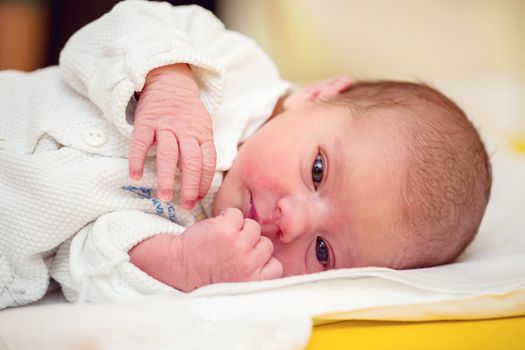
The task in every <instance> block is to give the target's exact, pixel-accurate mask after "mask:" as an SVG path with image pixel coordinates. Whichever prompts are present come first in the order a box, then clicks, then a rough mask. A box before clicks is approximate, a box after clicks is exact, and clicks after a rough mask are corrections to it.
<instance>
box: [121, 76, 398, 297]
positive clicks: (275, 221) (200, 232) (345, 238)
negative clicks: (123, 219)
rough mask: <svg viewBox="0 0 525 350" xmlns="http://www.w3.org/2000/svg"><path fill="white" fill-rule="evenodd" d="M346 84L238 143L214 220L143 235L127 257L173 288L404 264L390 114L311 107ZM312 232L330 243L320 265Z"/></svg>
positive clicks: (292, 99) (319, 88)
mask: <svg viewBox="0 0 525 350" xmlns="http://www.w3.org/2000/svg"><path fill="white" fill-rule="evenodd" d="M349 86H350V80H349V79H347V78H345V77H342V78H338V79H334V80H330V81H324V82H320V83H316V84H314V85H311V86H308V87H306V88H304V89H302V90H300V91H298V92H296V93H294V94H292V95H291V96H289V97H288V98H287V99H286V100H285V101H284V103H283V106H284V109H285V111H284V112H283V113H280V114H278V115H277V116H275V117H274V118H272V119H271V120H270V121H269V122H268V123H267V124H265V125H264V126H263V127H262V128H261V129H259V130H258V131H257V132H256V133H255V134H254V135H253V136H252V137H251V138H250V139H249V140H248V141H247V142H246V143H244V144H243V145H242V146H241V147H240V149H239V154H238V156H237V158H236V160H235V162H234V164H233V166H232V168H231V169H230V171H229V172H228V173H227V174H226V176H225V179H224V182H223V184H222V186H221V187H220V189H219V192H218V193H217V196H216V197H215V200H214V204H213V215H214V216H218V219H217V218H211V219H206V220H203V221H201V222H199V223H197V224H195V225H193V226H191V227H190V228H188V229H187V230H186V231H185V232H184V233H183V234H182V235H181V236H178V237H177V236H169V235H162V234H159V235H157V236H154V237H152V238H150V239H148V240H146V241H144V242H141V243H139V244H138V245H137V246H136V247H134V248H133V249H132V250H131V251H130V256H131V261H132V262H133V263H134V264H135V265H137V266H138V267H139V268H141V269H142V270H144V271H145V272H147V273H148V274H150V275H152V276H153V277H154V278H157V279H158V280H160V281H162V282H164V283H166V284H168V285H171V286H173V287H175V288H178V289H181V290H192V289H194V288H197V287H201V286H203V285H206V284H210V283H217V282H234V281H256V280H263V279H269V278H278V277H280V276H289V275H298V274H306V273H313V272H319V271H322V270H325V269H331V268H343V267H357V266H368V265H374V266H389V267H394V268H395V267H396V266H400V265H402V263H403V259H404V257H405V256H406V255H405V254H404V250H405V249H406V245H405V243H404V240H403V239H402V235H400V232H399V228H398V227H397V226H396V223H397V221H396V219H397V218H398V217H399V212H398V207H399V205H398V201H399V197H398V196H397V195H395V193H399V192H400V179H401V169H400V168H401V167H400V166H399V164H398V162H399V160H400V157H402V153H400V152H399V149H398V148H397V147H396V144H397V142H398V140H396V139H395V138H393V137H392V136H391V135H392V134H395V133H393V132H392V130H393V129H395V127H396V125H395V118H381V120H382V122H381V123H379V122H377V121H375V118H374V116H369V117H367V118H366V122H363V121H361V122H359V121H357V122H356V121H352V120H351V119H350V117H349V116H348V111H347V110H345V109H344V108H341V107H333V106H328V105H318V104H314V102H315V101H318V100H322V99H326V98H329V97H332V96H334V95H336V94H338V93H339V92H341V91H343V90H345V89H347V88H348V87H349ZM381 113H386V112H381ZM363 120H364V119H363ZM384 120H386V122H385V121H384ZM389 120H390V121H389ZM319 151H321V153H322V155H323V161H324V168H325V172H324V174H323V180H322V181H321V183H320V184H319V186H318V188H317V190H316V189H315V188H314V185H313V182H312V174H311V169H312V164H313V161H314V159H315V157H316V156H317V154H318V152H319ZM185 181H186V179H185ZM251 202H253V206H252V205H251V204H250V203H251ZM232 208H237V209H238V210H234V209H232ZM254 208H255V210H254ZM221 212H224V213H228V215H227V216H228V217H229V219H228V220H224V218H223V217H224V216H225V215H221ZM241 213H242V214H243V215H244V217H245V218H242V216H243V215H241ZM251 219H254V220H251ZM318 236H319V237H321V238H322V239H323V240H325V242H326V243H327V244H328V246H329V255H330V261H329V263H328V264H327V265H324V264H322V263H320V262H319V261H317V259H316V254H315V242H316V238H317V237H318ZM248 242H250V244H247V243H248ZM260 246H261V247H262V248H261V247H260ZM170 262H175V263H170Z"/></svg>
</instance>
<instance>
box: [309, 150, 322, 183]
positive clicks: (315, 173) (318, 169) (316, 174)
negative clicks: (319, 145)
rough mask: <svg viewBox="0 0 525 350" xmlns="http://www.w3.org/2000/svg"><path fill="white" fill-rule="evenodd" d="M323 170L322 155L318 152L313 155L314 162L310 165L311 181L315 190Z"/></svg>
mask: <svg viewBox="0 0 525 350" xmlns="http://www.w3.org/2000/svg"><path fill="white" fill-rule="evenodd" d="M323 170H324V166H323V157H322V156H321V153H318V154H317V156H316V157H315V160H314V164H313V165H312V182H313V184H314V188H315V189H316V190H317V187H318V186H319V184H320V183H321V181H322V180H323Z"/></svg>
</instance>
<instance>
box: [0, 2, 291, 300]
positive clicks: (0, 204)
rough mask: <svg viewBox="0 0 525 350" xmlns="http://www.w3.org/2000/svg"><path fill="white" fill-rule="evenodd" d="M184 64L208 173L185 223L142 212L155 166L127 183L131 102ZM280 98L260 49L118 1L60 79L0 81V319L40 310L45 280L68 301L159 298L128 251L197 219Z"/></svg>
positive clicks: (58, 73)
mask: <svg viewBox="0 0 525 350" xmlns="http://www.w3.org/2000/svg"><path fill="white" fill-rule="evenodd" d="M181 62H183V63H188V64H190V65H191V67H192V70H193V72H194V74H195V76H196V77H197V80H198V85H199V88H200V91H201V98H202V100H203V101H204V104H205V105H206V107H207V109H208V110H209V111H210V113H211V115H212V118H213V127H214V137H215V146H216V148H217V157H218V159H217V173H216V176H215V178H214V182H213V185H212V190H211V191H210V194H209V195H208V196H207V197H206V198H205V199H204V200H203V205H201V206H200V207H198V208H196V209H195V210H194V211H193V212H192V213H188V212H184V211H182V210H180V208H179V207H178V206H177V204H176V203H178V188H177V187H176V188H175V192H176V193H175V196H174V200H173V203H171V204H169V205H168V204H163V203H161V202H159V201H158V200H156V198H155V174H154V170H155V168H154V158H150V159H148V161H147V163H146V167H145V171H144V177H143V180H141V181H140V182H139V183H134V182H132V181H131V180H129V178H128V176H127V159H126V156H127V153H128V149H129V145H130V137H131V132H132V116H133V110H134V102H133V101H132V96H133V92H134V91H140V90H141V89H142V87H143V84H144V80H145V76H146V74H147V73H148V72H149V71H150V70H151V69H153V68H156V67H159V66H162V65H166V64H172V63H181ZM287 89H289V84H288V83H287V82H284V81H283V80H281V78H280V77H279V74H278V72H277V70H276V68H275V66H274V65H273V63H272V62H271V61H270V60H269V59H268V57H267V56H266V55H265V54H264V53H263V52H262V51H261V50H260V48H259V47H258V46H257V45H256V44H255V43H254V42H253V41H251V40H250V39H248V38H246V37H244V36H242V35H240V34H238V33H234V32H231V31H227V30H225V29H224V27H223V25H222V24H221V23H220V22H219V21H218V20H217V19H216V18H215V17H214V16H213V15H212V14H211V13H209V12H208V11H205V10H203V9H201V8H199V7H196V6H187V7H172V6H171V5H169V4H167V3H157V2H146V1H124V2H121V3H119V4H118V5H116V6H115V8H114V9H113V10H112V11H111V12H110V13H108V14H106V15H104V16H103V17H101V18H100V19H98V20H97V21H95V22H93V23H91V24H89V25H87V26H86V27H84V28H83V29H81V30H80V31H79V32H77V33H76V34H75V35H74V36H73V37H72V38H71V39H70V41H69V42H68V44H67V45H66V47H65V48H64V50H63V51H62V54H61V57H60V66H59V67H50V68H47V69H43V70H40V71H36V72H33V73H21V72H12V71H11V72H2V73H0V308H5V307H8V306H15V305H22V304H26V303H30V302H32V301H35V300H37V299H39V298H41V297H42V296H43V295H44V293H45V292H46V290H47V287H48V283H49V278H50V275H51V276H52V277H53V278H55V279H56V280H57V281H59V282H60V284H61V285H62V288H63V291H64V293H65V295H66V297H67V298H68V299H69V300H78V299H80V300H89V301H107V300H122V299H128V298H133V297H137V296H140V295H147V294H152V293H159V292H162V291H168V290H171V288H169V287H168V286H166V285H164V284H162V283H160V282H158V281H156V280H154V279H153V278H151V277H149V276H147V275H146V274H145V273H143V272H142V271H140V270H139V269H137V268H136V267H135V266H133V265H132V264H131V263H129V256H128V254H127V252H128V250H129V249H130V248H131V247H133V246H134V245H135V244H137V243H138V242H140V241H142V240H144V239H145V238H147V237H150V236H152V235H154V234H157V233H161V232H164V233H174V234H175V233H180V232H182V231H183V230H184V227H187V226H188V225H191V224H192V223H193V222H194V221H195V219H197V220H199V219H201V218H203V217H204V216H205V215H209V206H210V205H211V201H212V199H213V194H214V193H215V191H216V190H217V188H218V186H220V183H221V180H222V175H221V174H222V172H223V171H225V170H227V169H229V168H230V166H231V164H232V162H233V160H234V158H235V156H236V153H237V146H238V144H239V143H240V142H242V141H244V140H246V139H247V138H248V137H249V136H250V135H252V134H253V132H254V131H255V130H256V129H258V128H259V127H260V126H261V125H262V124H263V123H264V121H265V120H266V119H267V118H268V117H269V116H270V115H271V112H272V110H273V108H274V106H275V104H276V101H277V100H278V98H279V97H280V96H282V95H283V94H284V93H285V92H286V90H287Z"/></svg>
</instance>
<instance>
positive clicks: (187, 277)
mask: <svg viewBox="0 0 525 350" xmlns="http://www.w3.org/2000/svg"><path fill="white" fill-rule="evenodd" d="M183 230H184V228H183V227H181V226H179V225H176V224H174V223H172V222H171V221H169V220H166V219H164V218H162V217H159V216H156V215H151V214H145V213H142V212H139V211H133V210H130V211H122V212H114V213H109V214H105V215H103V216H101V217H100V218H98V219H97V220H96V221H95V222H94V223H91V224H89V225H88V226H86V227H84V228H83V229H82V230H81V231H80V232H79V233H77V234H76V235H75V236H74V238H72V239H70V240H68V241H66V242H65V243H63V244H62V245H61V246H60V248H59V250H58V252H57V254H56V255H55V258H54V261H53V264H52V266H51V269H50V274H51V276H52V277H53V278H54V279H55V280H56V281H58V282H59V283H60V284H61V286H62V290H63V292H64V295H65V296H66V298H67V299H68V300H70V301H81V302H82V301H90V302H107V301H122V300H129V299H133V298H137V297H140V296H145V295H153V294H159V293H166V292H175V291H176V290H180V291H191V290H193V289H195V288H198V287H201V286H204V285H207V284H211V283H219V282H235V281H257V280H264V279H271V278H278V277H280V276H281V274H282V266H281V264H280V263H279V262H278V261H277V260H276V259H275V258H273V257H272V252H273V246H272V243H271V241H270V240H269V239H268V238H266V237H263V236H261V235H260V227H259V225H258V224H257V223H256V222H255V221H253V220H250V219H244V217H243V215H242V213H241V212H240V211H239V210H238V209H228V210H226V211H225V212H224V213H223V214H222V215H219V216H218V217H215V218H211V219H206V220H203V221H200V222H198V223H197V224H194V225H193V226H191V227H189V228H188V229H186V230H185V231H184V232H182V231H183ZM172 287H173V288H172ZM174 288H175V289H174Z"/></svg>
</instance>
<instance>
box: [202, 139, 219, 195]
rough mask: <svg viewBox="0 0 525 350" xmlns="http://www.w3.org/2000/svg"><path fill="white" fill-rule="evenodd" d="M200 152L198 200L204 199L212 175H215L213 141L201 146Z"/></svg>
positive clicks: (215, 158)
mask: <svg viewBox="0 0 525 350" xmlns="http://www.w3.org/2000/svg"><path fill="white" fill-rule="evenodd" d="M201 152H202V176H201V182H200V185H199V198H204V196H206V193H208V190H209V189H210V185H211V182H212V180H213V175H214V174H215V165H216V161H217V155H216V153H215V144H214V143H213V140H211V141H208V142H205V143H203V144H202V145H201Z"/></svg>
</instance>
